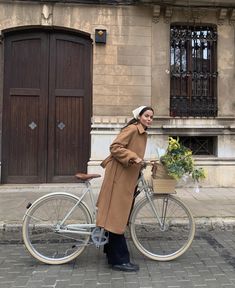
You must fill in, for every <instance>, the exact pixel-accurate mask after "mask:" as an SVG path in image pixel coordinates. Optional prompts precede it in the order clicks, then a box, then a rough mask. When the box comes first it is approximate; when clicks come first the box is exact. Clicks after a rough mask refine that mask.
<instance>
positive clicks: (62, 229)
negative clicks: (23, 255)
mask: <svg viewBox="0 0 235 288" xmlns="http://www.w3.org/2000/svg"><path fill="white" fill-rule="evenodd" d="M78 200H79V199H78V198H77V197H75V196H73V195H70V194H68V193H51V194H48V195H46V196H43V197H41V198H39V199H38V200H37V201H35V202H34V203H33V204H32V205H31V207H30V208H29V209H28V210H27V212H26V214H25V216H24V219H23V240H24V243H25V246H26V248H27V249H28V251H29V252H30V253H31V255H32V256H34V257H35V258H36V259H38V260H40V261H42V262H44V263H47V264H63V263H66V262H69V261H71V260H73V259H74V258H75V257H77V256H78V255H79V254H81V253H82V251H83V250H84V249H85V247H86V245H87V243H88V241H89V239H90V235H88V234H78V233H73V229H74V231H75V232H77V231H78V229H79V228H78V224H90V223H91V222H92V219H91V215H90V212H89V210H88V208H87V207H86V206H85V204H84V203H82V202H80V203H79V204H78V205H77V206H76V204H77V203H78ZM72 209H73V211H72V213H71V214H70V215H69V217H68V218H67V219H66V221H65V222H64V223H63V224H62V225H61V221H62V220H63V219H64V218H65V216H66V215H68V213H69V211H71V210H72ZM68 225H70V226H68ZM71 227H72V229H71ZM88 229H89V228H88ZM83 231H85V229H83ZM86 231H88V230H87V229H86Z"/></svg>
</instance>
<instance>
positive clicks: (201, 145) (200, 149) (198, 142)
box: [172, 136, 217, 156]
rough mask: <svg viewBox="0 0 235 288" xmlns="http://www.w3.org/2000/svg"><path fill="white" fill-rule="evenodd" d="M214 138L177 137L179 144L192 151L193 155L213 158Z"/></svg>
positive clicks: (214, 150)
mask: <svg viewBox="0 0 235 288" xmlns="http://www.w3.org/2000/svg"><path fill="white" fill-rule="evenodd" d="M172 137H173V138H176V136H172ZM216 139H217V138H216V137H213V136H209V137H208V136H195V137H194V136H179V142H180V143H182V144H183V145H184V146H185V147H188V148H189V149H191V150H192V152H193V155H205V156H206V155H207V156H209V155H210V156H215V154H216Z"/></svg>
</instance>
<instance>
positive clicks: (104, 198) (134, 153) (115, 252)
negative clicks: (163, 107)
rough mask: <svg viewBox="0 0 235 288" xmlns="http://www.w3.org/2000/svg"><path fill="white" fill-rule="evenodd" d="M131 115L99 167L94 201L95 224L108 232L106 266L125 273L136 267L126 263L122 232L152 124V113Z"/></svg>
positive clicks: (147, 109) (144, 110)
mask: <svg viewBox="0 0 235 288" xmlns="http://www.w3.org/2000/svg"><path fill="white" fill-rule="evenodd" d="M132 113H133V115H134V118H133V119H132V120H131V121H129V122H128V123H127V125H126V126H125V127H124V128H123V129H122V130H121V132H120V134H119V135H118V136H117V137H116V139H115V140H114V141H113V143H112V145H111V146H110V152H111V154H110V156H109V157H108V158H106V159H105V160H104V161H103V162H102V163H101V166H102V167H103V168H106V171H105V176H104V181H103V184H102V187H101V191H100V194H99V197H98V201H97V207H98V213H97V223H96V224H97V226H99V227H102V228H104V229H105V230H107V231H109V243H108V244H106V245H105V247H104V252H105V253H106V254H107V258H108V263H109V264H111V265H112V268H113V269H114V270H120V271H129V272H131V271H137V270H139V267H138V265H135V264H132V263H131V262H130V256H129V251H128V248H127V244H126V239H125V237H124V232H125V228H126V225H127V222H128V218H129V214H130V210H131V207H132V203H133V195H134V191H135V188H136V183H137V180H138V176H139V172H140V168H141V165H140V164H141V162H142V160H143V157H144V153H145V148H146V142H147V133H146V129H147V128H148V127H149V126H150V125H151V124H152V121H153V113H154V111H153V109H152V108H151V107H147V106H140V107H138V108H137V109H135V110H133V111H132Z"/></svg>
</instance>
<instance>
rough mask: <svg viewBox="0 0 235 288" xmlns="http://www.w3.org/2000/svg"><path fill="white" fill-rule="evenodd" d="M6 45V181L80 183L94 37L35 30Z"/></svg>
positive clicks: (7, 40) (87, 128)
mask: <svg viewBox="0 0 235 288" xmlns="http://www.w3.org/2000/svg"><path fill="white" fill-rule="evenodd" d="M16 33H17V34H16ZM4 43H5V46H4V47H5V51H6V52H5V62H4V63H5V66H4V69H5V71H4V99H3V148H2V155H3V157H2V182H3V183H42V182H74V181H76V179H75V178H74V176H73V175H74V174H75V173H76V172H77V171H78V170H80V171H83V172H86V169H87V162H88V160H89V151H90V118H91V52H92V51H91V47H92V46H91V40H90V38H88V37H87V36H86V37H85V36H84V37H83V36H80V35H77V34H74V32H73V33H72V32H71V33H69V32H66V33H64V32H61V30H48V31H47V30H44V31H43V32H41V31H39V29H36V30H35V32H33V31H29V30H28V31H27V32H26V31H24V32H18V31H17V32H15V34H14V33H10V34H9V35H7V37H5V42H4Z"/></svg>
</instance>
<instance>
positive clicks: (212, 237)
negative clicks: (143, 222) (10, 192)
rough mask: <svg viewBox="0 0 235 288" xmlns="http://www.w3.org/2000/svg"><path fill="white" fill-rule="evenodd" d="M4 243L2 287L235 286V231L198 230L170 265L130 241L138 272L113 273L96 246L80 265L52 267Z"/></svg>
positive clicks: (0, 263) (19, 247)
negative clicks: (154, 257) (186, 247)
mask: <svg viewBox="0 0 235 288" xmlns="http://www.w3.org/2000/svg"><path fill="white" fill-rule="evenodd" d="M5 236H6V235H5ZM18 236H19V235H18ZM11 238H12V237H11ZM5 240H6V238H5ZM18 240H19V239H18ZM3 242H4V241H2V244H0V288H17V287H18V288H39V287H40V288H42V287H44V288H93V287H102V288H111V287H112V288H122V287H128V288H139V287H142V288H144V287H145V288H147V287H153V288H158V287H159V288H166V287H167V288H191V287H195V288H196V287H197V288H200V287H208V288H229V287H230V288H232V287H235V230H234V229H232V230H231V231H221V230H218V231H216V230H213V231H208V230H205V229H200V230H198V231H197V233H196V237H195V239H194V241H193V244H192V246H191V247H190V248H189V250H188V251H187V252H186V253H185V254H184V255H182V256H181V257H179V258H178V259H176V260H174V261H170V262H156V261H152V260H149V259H147V258H145V257H144V256H142V255H141V254H140V253H139V252H138V251H137V250H136V248H135V247H134V246H133V243H132V242H131V241H129V247H130V252H131V257H132V259H133V262H136V263H138V264H139V265H140V271H138V272H137V273H125V272H119V271H113V270H111V269H110V267H109V266H108V265H107V263H106V259H105V256H104V254H103V252H102V249H96V248H95V247H93V246H89V247H88V248H87V249H86V250H85V252H84V253H83V254H82V255H80V256H79V257H78V258H77V259H76V260H75V261H72V262H70V263H68V264H64V265H60V266H52V265H45V264H42V263H40V262H38V261H37V260H35V259H34V258H32V257H31V256H30V255H29V254H28V252H27V251H26V250H25V248H24V246H23V245H22V244H21V243H17V241H16V240H15V242H14V241H13V240H12V241H11V242H7V241H5V242H6V243H5V244H4V243H3Z"/></svg>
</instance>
